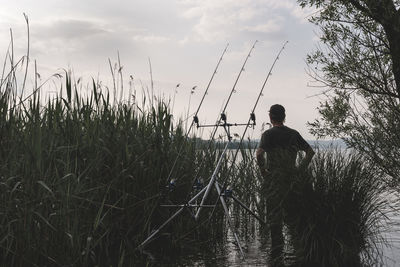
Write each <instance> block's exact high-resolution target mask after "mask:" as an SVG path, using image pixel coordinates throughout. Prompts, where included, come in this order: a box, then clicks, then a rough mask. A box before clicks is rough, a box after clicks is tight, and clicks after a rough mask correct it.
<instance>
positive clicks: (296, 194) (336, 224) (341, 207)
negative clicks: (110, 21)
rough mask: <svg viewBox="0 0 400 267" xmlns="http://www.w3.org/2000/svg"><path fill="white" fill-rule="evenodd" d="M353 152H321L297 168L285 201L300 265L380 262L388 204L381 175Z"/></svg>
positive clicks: (287, 220) (346, 264) (288, 222)
mask: <svg viewBox="0 0 400 267" xmlns="http://www.w3.org/2000/svg"><path fill="white" fill-rule="evenodd" d="M365 162H366V161H365V160H364V158H363V157H362V156H360V155H358V154H356V153H355V152H348V151H347V152H343V151H340V150H338V149H328V150H325V151H319V152H318V153H317V154H316V157H315V159H314V160H313V163H312V165H311V166H310V169H308V170H303V171H298V172H297V173H296V174H295V175H294V176H293V177H295V180H294V182H293V183H292V185H291V187H290V189H289V192H288V194H287V198H286V199H285V201H284V204H283V206H284V211H285V213H286V216H285V217H286V222H287V225H288V228H289V233H290V234H291V238H292V243H293V246H294V249H295V255H296V257H297V261H298V262H299V263H301V264H300V266H373V265H374V266H375V265H379V263H380V262H382V258H380V255H381V251H379V249H378V247H381V246H379V245H381V243H382V242H384V240H383V239H382V238H381V235H380V231H381V230H382V229H383V226H384V225H385V223H386V220H387V218H386V216H385V213H386V211H387V207H388V203H387V201H386V198H385V197H384V195H385V192H386V189H385V187H384V186H383V177H382V175H381V174H380V172H379V171H377V169H375V168H374V167H373V166H371V165H368V164H365Z"/></svg>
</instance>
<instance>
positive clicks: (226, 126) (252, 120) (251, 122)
mask: <svg viewBox="0 0 400 267" xmlns="http://www.w3.org/2000/svg"><path fill="white" fill-rule="evenodd" d="M193 123H194V124H196V126H197V128H210V127H213V128H214V127H220V126H221V127H223V128H224V129H225V132H226V133H227V135H228V138H229V139H232V137H231V135H230V127H236V126H250V127H253V129H254V126H255V125H256V115H255V114H254V112H252V113H250V120H249V121H248V122H247V123H229V122H227V116H226V114H225V113H221V117H220V119H219V121H218V122H217V123H215V124H203V125H201V124H200V122H199V117H197V116H194V117H193Z"/></svg>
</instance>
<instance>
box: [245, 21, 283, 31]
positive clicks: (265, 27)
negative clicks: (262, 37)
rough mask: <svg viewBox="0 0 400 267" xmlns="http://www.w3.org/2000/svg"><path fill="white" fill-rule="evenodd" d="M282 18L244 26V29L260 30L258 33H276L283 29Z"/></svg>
mask: <svg viewBox="0 0 400 267" xmlns="http://www.w3.org/2000/svg"><path fill="white" fill-rule="evenodd" d="M281 25H282V18H276V19H271V20H269V21H267V23H264V24H257V25H255V26H246V27H243V30H244V31H249V32H258V33H274V32H278V31H280V30H281V29H282V26H281Z"/></svg>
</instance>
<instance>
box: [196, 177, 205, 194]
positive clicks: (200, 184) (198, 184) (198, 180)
mask: <svg viewBox="0 0 400 267" xmlns="http://www.w3.org/2000/svg"><path fill="white" fill-rule="evenodd" d="M203 187H204V183H203V179H202V178H201V177H200V178H196V180H195V182H194V184H193V189H194V190H196V191H200V190H201V189H202V188H203Z"/></svg>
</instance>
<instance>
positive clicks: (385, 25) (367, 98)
mask: <svg viewBox="0 0 400 267" xmlns="http://www.w3.org/2000/svg"><path fill="white" fill-rule="evenodd" d="M298 2H299V4H300V5H301V6H302V7H305V6H312V7H315V8H316V9H317V12H316V13H315V14H314V15H313V16H312V17H311V18H310V21H311V22H312V23H314V24H315V25H317V26H318V27H319V29H320V31H321V36H320V40H321V45H320V46H319V47H318V48H317V49H316V51H314V52H312V53H311V54H310V55H308V57H307V62H308V64H309V71H310V75H311V76H312V77H313V78H315V79H316V80H317V81H319V82H320V83H322V85H323V86H326V88H327V89H326V90H325V91H324V92H323V95H324V96H325V99H324V101H322V102H321V103H320V107H319V113H320V118H319V119H317V120H315V121H314V122H311V123H309V125H310V126H311V132H312V133H313V134H315V135H316V136H318V137H326V136H331V137H336V138H344V139H345V140H346V142H347V144H348V145H349V146H350V147H353V148H356V149H357V150H359V151H360V152H362V153H364V154H365V155H366V156H367V157H368V158H369V160H370V161H371V162H372V163H374V164H377V165H378V166H379V167H380V169H381V170H382V171H384V172H385V173H386V174H387V175H388V176H389V177H390V178H391V179H390V180H391V181H392V182H396V183H395V184H397V185H399V184H400V11H399V7H400V1H399V0H395V1H393V0H330V1H324V0H298Z"/></svg>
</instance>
